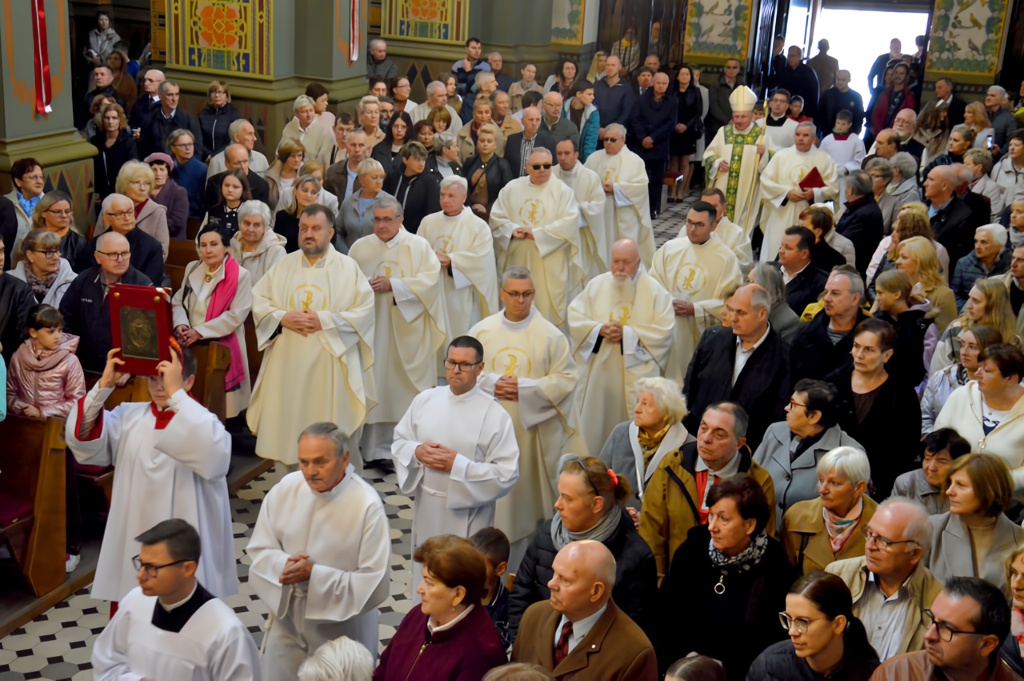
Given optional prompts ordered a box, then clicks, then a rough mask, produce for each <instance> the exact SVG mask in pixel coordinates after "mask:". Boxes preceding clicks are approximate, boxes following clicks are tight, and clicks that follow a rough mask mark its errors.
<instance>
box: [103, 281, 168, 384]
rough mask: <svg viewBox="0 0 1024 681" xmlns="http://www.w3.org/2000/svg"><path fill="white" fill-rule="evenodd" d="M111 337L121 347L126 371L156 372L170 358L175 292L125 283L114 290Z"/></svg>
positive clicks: (148, 373)
mask: <svg viewBox="0 0 1024 681" xmlns="http://www.w3.org/2000/svg"><path fill="white" fill-rule="evenodd" d="M109 295H110V331H111V333H110V337H111V339H112V342H113V344H114V347H120V348H121V359H123V360H124V365H123V366H122V367H121V368H120V370H121V371H122V372H124V373H129V374H136V375H140V376H155V375H156V373H157V370H156V367H157V365H158V364H159V363H160V362H163V361H170V359H171V346H170V338H171V332H172V328H173V326H172V323H173V322H172V318H171V293H170V291H168V290H167V289H165V288H159V287H155V286H130V285H127V284H121V285H117V286H114V287H113V288H111V290H110V294H109Z"/></svg>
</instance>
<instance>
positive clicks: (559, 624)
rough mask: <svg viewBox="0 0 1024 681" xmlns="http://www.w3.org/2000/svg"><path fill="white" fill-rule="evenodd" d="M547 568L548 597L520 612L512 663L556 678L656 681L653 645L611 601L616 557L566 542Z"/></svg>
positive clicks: (592, 544) (596, 546)
mask: <svg viewBox="0 0 1024 681" xmlns="http://www.w3.org/2000/svg"><path fill="white" fill-rule="evenodd" d="M551 567H552V570H553V572H554V577H552V579H551V581H550V582H549V583H548V586H549V587H550V589H551V598H550V599H549V600H547V601H541V602H539V603H534V604H533V605H531V606H530V607H529V608H528V609H527V610H526V613H525V614H523V619H522V622H521V623H520V625H519V635H518V636H517V637H516V641H515V644H514V645H513V646H512V661H513V662H528V663H533V664H537V665H540V666H541V667H543V668H544V669H546V670H547V671H548V672H550V673H551V674H552V675H554V676H555V678H557V679H565V678H572V679H574V680H575V681H591V680H597V679H600V680H601V681H611V680H617V681H656V679H657V678H658V659H657V656H656V655H655V653H654V647H653V646H652V645H651V642H650V641H649V640H648V639H647V636H645V635H644V632H643V631H642V630H641V629H640V627H639V626H637V625H636V624H635V623H634V622H633V620H631V619H629V617H628V616H627V615H626V614H625V613H623V612H622V611H621V610H619V608H618V607H617V606H616V605H615V603H614V602H612V600H611V596H612V587H614V586H615V558H614V557H613V556H612V553H611V551H609V550H608V547H606V546H605V545H604V544H602V543H601V542H598V541H590V540H586V541H574V542H570V543H568V544H566V545H565V546H564V547H563V548H562V549H561V550H560V551H559V552H558V554H557V555H556V556H555V560H554V562H553V563H552V565H551Z"/></svg>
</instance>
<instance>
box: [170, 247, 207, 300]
mask: <svg viewBox="0 0 1024 681" xmlns="http://www.w3.org/2000/svg"><path fill="white" fill-rule="evenodd" d="M198 259H199V255H198V253H196V244H195V242H194V241H184V240H182V239H171V244H170V247H169V249H168V251H167V262H165V263H164V272H166V273H167V276H168V277H170V278H171V288H172V289H174V290H175V291H177V290H178V289H179V288H181V283H182V282H183V281H185V268H186V267H188V264H189V263H190V262H192V261H193V260H198Z"/></svg>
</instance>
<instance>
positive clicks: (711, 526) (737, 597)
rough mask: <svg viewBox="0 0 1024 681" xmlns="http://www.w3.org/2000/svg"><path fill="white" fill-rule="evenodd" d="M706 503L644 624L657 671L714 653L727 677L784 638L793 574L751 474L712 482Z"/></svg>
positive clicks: (732, 680) (737, 680)
mask: <svg viewBox="0 0 1024 681" xmlns="http://www.w3.org/2000/svg"><path fill="white" fill-rule="evenodd" d="M707 505H708V507H709V508H708V511H709V512H708V524H707V525H697V526H696V527H694V528H693V529H691V530H690V532H689V534H688V535H687V538H686V541H685V542H684V543H683V545H682V546H680V547H679V549H678V550H677V551H676V553H675V555H674V556H673V557H672V562H671V566H670V567H669V571H668V574H667V575H665V580H664V581H663V582H662V583H661V589H660V590H659V591H658V604H659V607H658V617H657V620H656V622H655V626H654V627H649V628H648V630H649V631H651V632H653V633H654V634H655V639H656V640H655V644H654V647H655V650H657V651H658V661H659V666H660V668H661V669H662V670H664V669H665V668H667V667H668V666H669V665H670V664H672V663H673V662H675V661H676V660H678V659H680V658H682V657H685V656H686V655H687V654H689V653H693V652H696V653H699V654H701V655H707V656H709V657H713V658H715V659H716V660H721V661H722V663H723V664H724V665H725V674H726V677H727V678H728V679H729V681H741V680H742V679H743V678H745V677H746V675H747V670H748V669H749V668H750V665H751V663H752V662H753V661H754V658H756V657H757V656H758V655H760V654H761V652H762V651H763V650H764V649H765V648H767V647H768V646H769V645H771V644H773V643H775V642H776V641H780V640H782V638H783V637H784V632H783V631H782V630H781V629H780V628H779V625H778V612H779V611H780V610H782V609H783V608H784V607H785V604H786V593H787V592H788V591H789V587H790V586H791V585H792V584H793V580H794V579H795V578H796V574H795V573H794V571H793V568H792V567H791V566H790V565H789V563H788V562H787V561H786V555H785V552H784V551H783V550H782V547H781V546H780V545H779V542H778V541H777V540H776V539H775V538H774V537H769V536H768V533H767V531H766V528H767V525H768V522H769V517H770V516H769V506H768V499H767V497H766V496H765V493H764V490H763V489H762V487H761V485H760V484H759V483H758V482H757V481H756V480H755V479H754V478H752V477H750V476H749V475H738V476H735V477H732V478H729V479H728V480H723V481H722V482H719V483H718V484H716V485H712V486H711V489H710V490H709V491H708V495H707ZM517 579H518V577H517Z"/></svg>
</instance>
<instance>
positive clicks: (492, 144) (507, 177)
mask: <svg viewBox="0 0 1024 681" xmlns="http://www.w3.org/2000/svg"><path fill="white" fill-rule="evenodd" d="M500 134H501V132H499V131H498V126H496V125H495V124H494V123H486V124H484V125H481V126H480V129H479V130H478V131H477V133H476V153H475V154H473V155H472V156H470V157H469V158H467V159H466V163H465V164H464V165H463V166H462V175H463V177H465V178H466V182H467V183H468V184H469V191H468V193H467V194H466V205H467V206H469V207H470V208H471V209H472V210H473V213H474V214H475V215H476V216H477V217H478V218H480V219H481V220H487V219H488V218H489V217H490V214H491V207H492V206H493V205H494V202H495V201H497V200H498V193H499V192H501V190H502V189H503V188H504V187H505V185H506V184H508V183H509V182H511V181H512V180H514V179H515V178H516V176H515V173H513V172H512V166H510V165H509V163H508V161H506V160H505V159H504V158H502V157H501V156H499V155H498V152H497V146H498V145H497V139H498V136H499V135H500Z"/></svg>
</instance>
